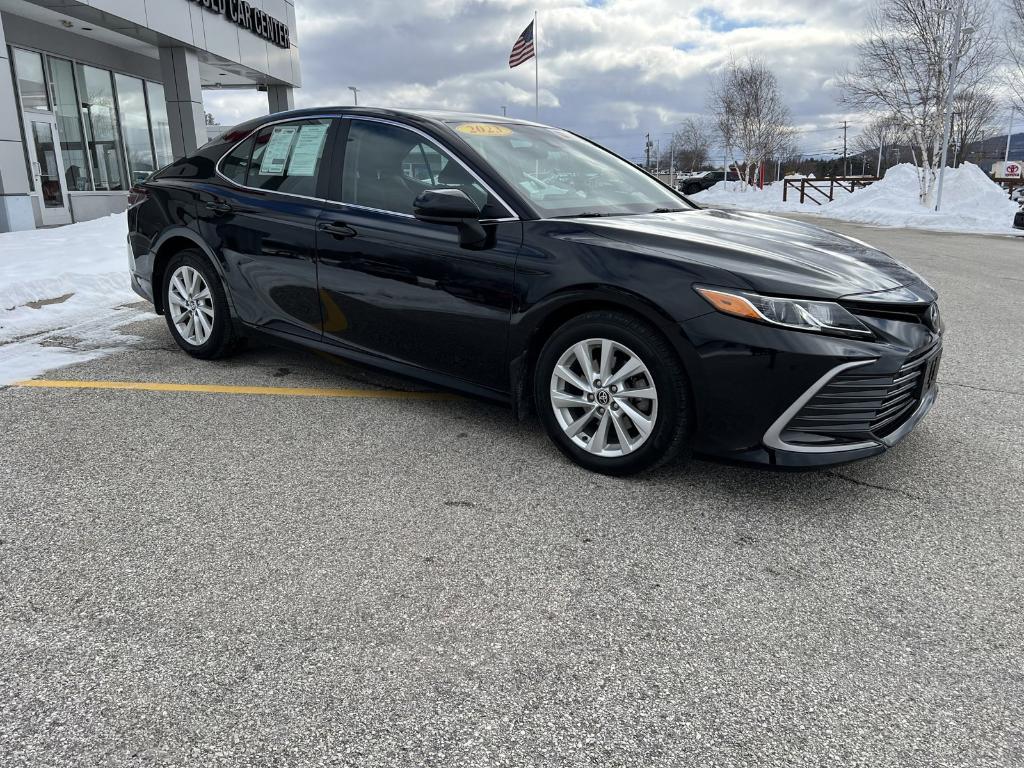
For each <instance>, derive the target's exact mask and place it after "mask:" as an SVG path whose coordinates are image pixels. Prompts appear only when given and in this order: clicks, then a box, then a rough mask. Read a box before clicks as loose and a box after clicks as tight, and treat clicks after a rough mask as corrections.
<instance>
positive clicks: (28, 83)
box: [14, 48, 50, 112]
mask: <svg viewBox="0 0 1024 768" xmlns="http://www.w3.org/2000/svg"><path fill="white" fill-rule="evenodd" d="M14 73H15V75H16V76H17V78H18V93H20V94H21V107H22V109H26V110H35V111H39V112H49V111H50V99H49V97H48V96H47V95H46V78H45V77H44V76H43V57H42V56H40V55H39V54H38V53H36V52H35V51H23V50H21V49H20V48H15V49H14Z"/></svg>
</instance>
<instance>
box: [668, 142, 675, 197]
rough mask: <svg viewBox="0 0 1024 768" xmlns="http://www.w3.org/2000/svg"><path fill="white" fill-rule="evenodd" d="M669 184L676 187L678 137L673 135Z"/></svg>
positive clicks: (670, 147) (670, 150)
mask: <svg viewBox="0 0 1024 768" xmlns="http://www.w3.org/2000/svg"><path fill="white" fill-rule="evenodd" d="M668 185H669V186H670V187H672V189H675V188H676V137H675V135H673V136H672V141H671V143H670V144H669V145H668Z"/></svg>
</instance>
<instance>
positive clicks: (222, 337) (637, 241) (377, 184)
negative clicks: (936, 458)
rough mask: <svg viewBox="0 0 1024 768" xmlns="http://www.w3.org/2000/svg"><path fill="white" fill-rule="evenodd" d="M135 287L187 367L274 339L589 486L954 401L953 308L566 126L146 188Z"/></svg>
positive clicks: (238, 162) (257, 133)
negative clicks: (465, 405)
mask: <svg viewBox="0 0 1024 768" xmlns="http://www.w3.org/2000/svg"><path fill="white" fill-rule="evenodd" d="M128 240H129V251H130V262H131V279H132V285H133V286H134V288H135V290H136V291H137V292H138V293H139V294H141V295H142V296H144V297H145V298H147V299H148V300H150V301H152V302H153V304H154V306H155V308H156V311H157V312H160V313H163V314H164V315H165V316H166V320H167V326H168V328H169V329H170V333H171V334H172V335H173V337H174V339H175V340H176V341H177V343H178V344H179V345H180V346H181V348H182V349H184V350H185V351H186V352H188V353H189V354H191V355H193V356H195V357H199V358H217V357H221V356H223V355H226V354H228V353H230V352H231V350H232V349H234V348H235V346H236V343H237V342H238V341H239V340H241V339H243V338H244V337H247V336H251V335H255V334H263V335H267V336H271V337H274V338H276V339H283V340H287V341H290V342H294V343H296V344H301V345H304V346H306V347H309V348H311V349H315V350H323V351H327V352H331V353H335V354H338V355H341V356H344V357H347V358H350V359H352V360H355V361H359V362H362V363H365V364H369V365H372V366H376V367H379V368H381V369H386V370H389V371H393V372H398V373H402V374H406V375H410V376H414V377H417V378H420V379H423V380H426V381H428V382H432V383H434V384H436V385H440V386H443V387H449V388H454V389H457V390H460V391H463V392H466V393H470V394H474V395H479V396H484V397H488V398H493V399H498V400H501V401H504V402H507V403H509V404H510V405H511V406H512V407H513V409H514V411H515V412H516V413H517V414H520V415H521V414H526V413H528V412H529V411H531V410H533V411H535V412H536V413H537V415H538V416H539V418H540V421H541V422H542V423H543V425H544V427H545V429H546V430H547V431H548V433H549V435H550V436H551V439H552V440H553V441H554V443H555V445H557V446H558V447H559V448H560V449H561V450H562V451H563V452H565V454H567V455H568V456H569V457H571V458H572V459H573V460H575V461H576V462H578V463H580V464H581V465H583V466H584V467H587V468H589V469H592V470H596V471H599V472H606V473H610V474H629V473H633V472H637V471H640V470H644V469H648V468H650V467H653V466H655V465H658V464H661V463H663V462H666V461H668V460H670V459H673V458H676V457H679V456H681V455H685V454H687V453H689V452H691V451H696V452H698V453H701V454H705V455H713V456H717V457H723V458H729V459H735V460H742V461H750V462H758V463H762V464H769V465H775V466H785V467H807V466H813V465H823V464H832V463H837V462H844V461H850V460H853V459H858V458H862V457H866V456H871V455H874V454H877V453H880V452H882V451H884V450H886V449H887V448H888V447H890V446H892V445H893V444H895V443H896V442H897V441H898V440H900V439H901V438H902V437H904V436H905V435H906V434H907V433H908V432H909V431H910V430H911V429H913V427H914V425H915V424H917V423H918V421H920V420H921V418H922V417H923V416H924V415H925V413H926V412H927V411H928V409H929V408H930V407H931V405H932V403H933V402H934V400H935V395H936V386H935V380H936V372H937V367H938V362H939V356H940V352H941V337H942V326H941V323H940V320H939V315H938V308H937V304H936V294H935V292H934V291H933V290H932V289H931V288H930V287H929V286H928V285H927V284H926V283H925V282H924V281H923V280H922V279H921V278H920V277H919V276H918V275H916V274H915V273H914V272H912V271H910V270H909V269H907V268H906V267H904V266H902V265H901V264H899V263H898V262H896V261H895V260H893V259H892V258H890V257H889V256H887V255H886V254H884V253H882V252H880V251H878V250H876V249H874V248H872V247H870V246H868V245H866V244H864V243H861V242H858V241H856V240H852V239H850V238H848V237H844V236H842V235H838V234H835V233H832V232H828V231H826V230H823V229H819V228H818V227H814V226H810V225H807V224H802V223H797V222H794V221H790V220H786V219H780V218H774V217H771V216H764V215H759V214H753V213H738V212H726V211H719V210H704V209H701V208H699V207H698V206H696V205H694V204H692V203H690V202H689V201H688V200H687V199H686V198H685V197H683V196H682V195H680V194H679V193H677V192H675V191H673V190H671V189H669V188H668V187H666V186H664V185H662V184H661V183H659V182H658V181H657V180H655V179H654V178H653V177H651V176H649V175H648V174H646V173H644V172H643V171H641V170H640V169H638V168H636V167H635V166H634V165H632V164H631V163H629V162H627V161H625V160H623V159H621V158H619V157H618V156H616V155H614V154H612V153H610V152H608V151H607V150H605V149H602V148H601V147H599V146H597V145H596V144H593V143H591V142H589V141H587V140H586V139H583V138H581V137H579V136H576V135H574V134H572V133H570V132H568V131H564V130H560V129H558V128H551V127H547V126H544V125H539V124H536V123H529V122H522V121H515V120H510V119H507V118H498V117H487V116H471V115H464V114H453V113H438V112H405V111H392V110H381V109H359V108H329V109H315V110H302V111H294V112H288V113H283V114H276V115H272V116H270V117H266V118H262V119H259V120H254V121H252V122H249V123H246V124H244V125H241V126H239V127H237V128H236V129H234V130H232V131H231V132H230V133H228V134H226V135H224V136H222V137H220V138H219V139H217V140H215V141H213V142H211V143H209V144H207V145H206V146H204V147H202V148H201V149H199V150H198V151H197V152H196V153H195V154H193V155H192V156H190V157H186V158H184V159H182V160H179V161H177V162H175V163H174V164H172V165H170V166H168V167H167V168H164V169H163V170H161V171H159V172H157V173H156V174H154V175H153V176H152V177H150V178H149V179H148V180H147V181H146V182H145V183H143V184H140V185H137V186H136V187H135V188H134V189H133V190H132V194H131V197H130V208H129V238H128Z"/></svg>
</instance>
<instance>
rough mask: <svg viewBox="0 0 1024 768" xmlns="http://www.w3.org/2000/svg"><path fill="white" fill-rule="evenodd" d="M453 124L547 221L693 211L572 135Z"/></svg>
mask: <svg viewBox="0 0 1024 768" xmlns="http://www.w3.org/2000/svg"><path fill="white" fill-rule="evenodd" d="M451 126H452V128H453V129H454V130H455V131H456V132H457V133H458V134H459V135H460V136H461V137H462V138H463V139H465V140H466V141H467V142H468V143H469V144H470V146H472V147H473V149H475V150H476V151H477V152H479V153H480V154H481V155H482V156H483V157H484V159H485V160H487V162H488V163H490V165H491V167H492V168H494V170H495V171H496V172H497V173H498V175H499V176H501V177H502V178H503V179H504V180H505V181H506V182H507V183H508V184H509V185H511V186H513V187H515V188H516V189H518V190H519V191H520V193H521V194H522V195H523V196H524V197H526V198H528V199H529V200H530V202H531V203H532V204H533V206H534V207H535V208H536V209H537V210H538V211H539V212H540V213H541V215H543V216H544V217H546V218H555V217H560V216H579V215H583V214H590V215H599V216H616V215H623V214H631V213H650V212H652V211H665V210H681V209H686V208H687V204H686V203H685V202H684V201H683V200H682V199H680V198H679V197H677V196H676V195H673V194H672V192H671V191H669V190H668V189H666V188H665V187H664V186H662V185H661V184H659V183H658V182H657V181H655V180H654V179H652V178H650V177H649V176H647V175H646V174H645V173H643V172H642V171H640V170H639V169H637V168H636V167H634V166H633V165H631V164H630V163H628V162H626V161H625V160H622V159H620V158H618V157H616V156H615V155H613V154H611V153H610V152H606V151H605V150H603V149H601V148H600V147H597V146H595V145H594V144H591V143H589V142H587V141H584V140H583V139H581V138H579V137H578V136H574V135H572V134H571V133H569V132H567V131H563V130H560V129H557V128H544V127H540V126H532V125H519V124H517V123H508V124H499V123H452V124H451Z"/></svg>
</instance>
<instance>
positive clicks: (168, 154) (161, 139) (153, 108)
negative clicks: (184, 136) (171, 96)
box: [146, 82, 174, 168]
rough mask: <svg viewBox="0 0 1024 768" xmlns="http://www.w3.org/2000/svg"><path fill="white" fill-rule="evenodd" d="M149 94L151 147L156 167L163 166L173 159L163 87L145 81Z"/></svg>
mask: <svg viewBox="0 0 1024 768" xmlns="http://www.w3.org/2000/svg"><path fill="white" fill-rule="evenodd" d="M146 94H147V95H148V96H149V124H150V126H151V127H152V129H153V148H154V149H156V167H157V168H163V167H164V166H165V165H170V164H171V162H172V161H173V160H174V152H173V151H172V150H171V124H170V121H169V120H168V119H167V102H166V101H165V100H164V87H163V86H162V85H160V84H159V83H148V82H147V83H146Z"/></svg>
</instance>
